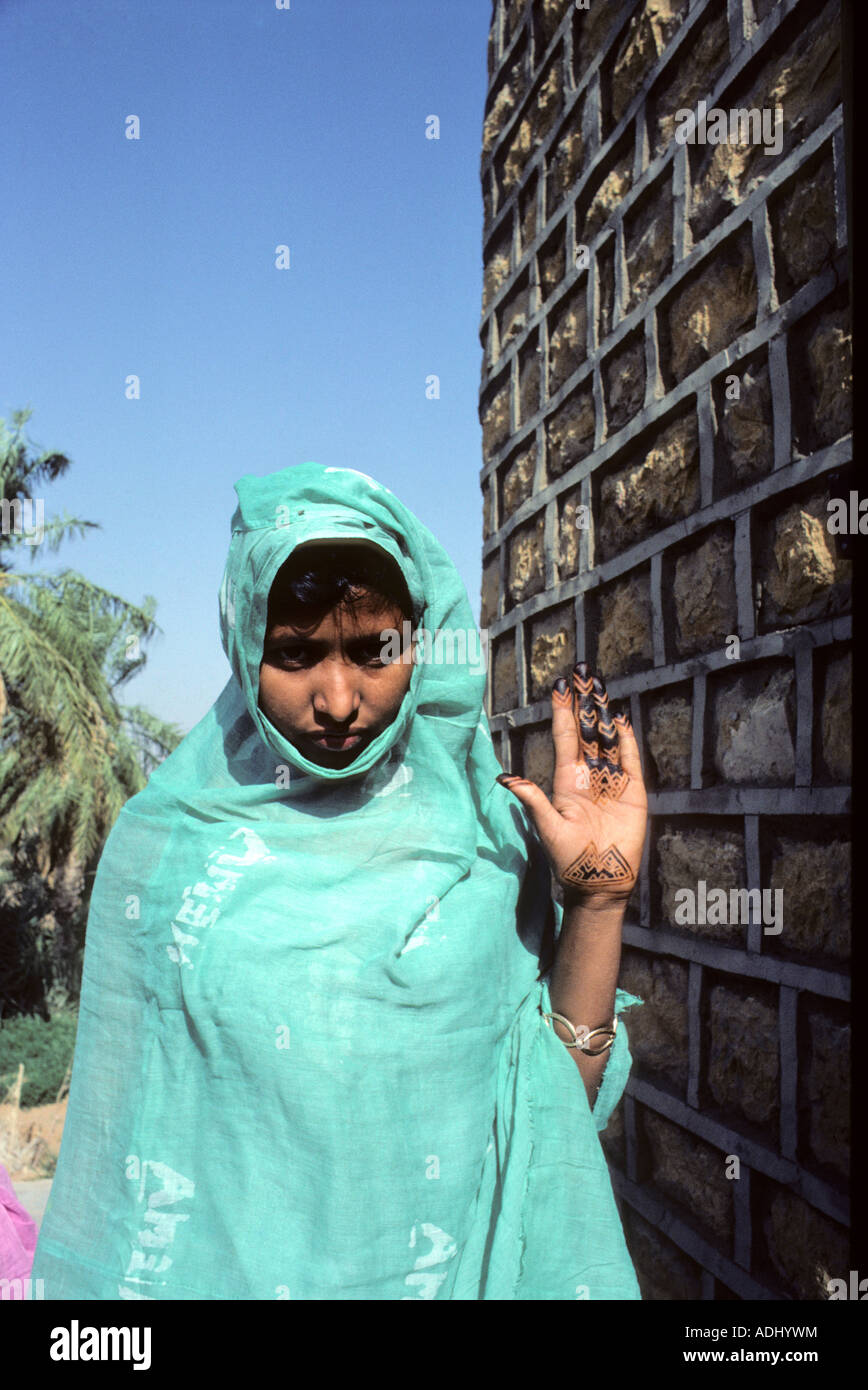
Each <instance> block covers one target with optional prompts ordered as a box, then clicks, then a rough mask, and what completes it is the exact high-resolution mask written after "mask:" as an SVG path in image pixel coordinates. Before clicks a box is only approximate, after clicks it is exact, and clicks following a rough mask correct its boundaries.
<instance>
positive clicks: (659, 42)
mask: <svg viewBox="0 0 868 1390" xmlns="http://www.w3.org/2000/svg"><path fill="white" fill-rule="evenodd" d="M688 8H689V0H645V3H644V4H643V5H642V6H641V7H640V9H639V10H638V11H637V13H636V14H635V15H634V16H633V18H632V19H631V21H630V24H629V26H628V28H627V32H626V34H625V36H624V38H623V40H622V41H621V43H620V44H619V46H618V49H617V52H616V53H615V61H614V67H613V69H612V117H613V120H614V122H615V123H616V124H617V122H618V121H619V120H620V119H621V117H622V116H623V114H624V112H625V111H626V110H627V107H628V106H629V105H630V103H631V101H632V100H633V98H634V97H635V96H636V93H637V92H638V91H639V89H640V87H641V86H642V84H643V83H644V82H645V79H646V78H647V77H648V74H649V73H650V72H651V69H652V68H653V67H654V66H655V65H656V63H657V61H658V60H659V58H660V55H661V54H662V53H663V51H664V49H665V48H666V45H667V44H668V43H669V42H670V40H671V39H672V38H673V37H674V35H675V33H676V31H677V30H678V28H679V27H680V25H681V24H683V22H684V19H685V17H686V15H687V11H688Z"/></svg>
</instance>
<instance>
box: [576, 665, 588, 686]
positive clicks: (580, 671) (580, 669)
mask: <svg viewBox="0 0 868 1390" xmlns="http://www.w3.org/2000/svg"><path fill="white" fill-rule="evenodd" d="M573 670H574V671H575V673H576V675H577V676H581V678H582V680H583V681H585V680H587V679H588V663H587V662H586V661H579V662H577V663H576V665H575V666H574V667H573Z"/></svg>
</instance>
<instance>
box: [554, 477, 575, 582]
mask: <svg viewBox="0 0 868 1390" xmlns="http://www.w3.org/2000/svg"><path fill="white" fill-rule="evenodd" d="M580 506H581V497H580V495H579V493H578V492H577V493H576V494H575V495H574V496H571V497H566V498H563V499H562V500H561V501H560V504H559V510H558V529H557V537H556V540H555V564H556V565H557V567H558V575H559V576H560V578H561V579H562V580H564V579H568V578H570V576H571V575H574V574H578V572H579V538H580V531H579V528H578V526H577V525H576V520H577V519H581V517H580V515H579V512H578V508H579V507H580Z"/></svg>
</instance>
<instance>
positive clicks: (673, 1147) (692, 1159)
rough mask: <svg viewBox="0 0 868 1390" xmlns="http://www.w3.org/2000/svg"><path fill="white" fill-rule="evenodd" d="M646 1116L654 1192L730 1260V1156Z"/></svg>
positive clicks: (646, 1112)
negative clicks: (678, 1209) (728, 1162)
mask: <svg viewBox="0 0 868 1390" xmlns="http://www.w3.org/2000/svg"><path fill="white" fill-rule="evenodd" d="M646 1007H647V1006H646ZM641 1116H642V1131H643V1135H644V1139H645V1143H646V1144H647V1147H648V1167H649V1173H648V1176H649V1178H650V1180H651V1182H652V1183H653V1184H654V1187H655V1188H656V1190H657V1191H658V1192H660V1193H662V1194H664V1195H665V1196H666V1197H667V1198H668V1199H669V1201H668V1202H667V1206H669V1202H675V1203H677V1205H678V1206H679V1207H680V1208H681V1209H682V1212H683V1217H684V1219H685V1220H686V1221H687V1222H688V1223H689V1224H690V1225H691V1226H694V1227H695V1228H696V1229H697V1230H698V1231H699V1232H700V1233H701V1234H703V1235H706V1236H711V1237H712V1239H713V1240H714V1242H715V1244H716V1245H718V1246H722V1247H723V1250H724V1252H725V1253H727V1254H729V1253H730V1252H731V1248H732V1238H733V1210H732V1193H733V1186H734V1179H732V1178H727V1177H726V1155H725V1154H724V1153H722V1152H721V1150H720V1149H715V1148H712V1146H711V1145H710V1144H706V1143H705V1142H704V1141H703V1140H702V1139H696V1138H694V1137H693V1135H691V1134H688V1132H687V1130H685V1129H682V1128H681V1126H680V1125H675V1124H673V1123H672V1121H671V1120H667V1119H665V1118H664V1117H663V1116H662V1115H658V1114H657V1113H656V1112H655V1111H653V1110H651V1109H649V1107H648V1106H643V1107H642V1110H641Z"/></svg>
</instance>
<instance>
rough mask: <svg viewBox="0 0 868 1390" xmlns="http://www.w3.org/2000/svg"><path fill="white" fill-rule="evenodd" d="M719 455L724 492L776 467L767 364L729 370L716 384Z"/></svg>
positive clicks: (756, 363) (759, 476)
mask: <svg viewBox="0 0 868 1390" xmlns="http://www.w3.org/2000/svg"><path fill="white" fill-rule="evenodd" d="M715 409H716V414H717V424H718V432H717V453H718V458H719V460H720V464H721V467H720V469H719V472H720V473H721V475H723V481H724V490H725V491H730V490H731V489H734V488H736V487H745V486H747V485H748V484H749V483H752V482H756V480H757V479H758V478H763V477H765V475H766V474H767V473H770V472H771V470H772V468H773V467H774V431H773V425H772V419H773V417H772V393H771V383H770V381H769V369H768V364H767V362H764V361H762V362H760V361H757V360H754V361H751V362H749V363H745V364H744V365H742V366H738V367H736V366H733V367H728V368H727V370H726V372H724V374H723V375H722V376H721V377H719V378H718V380H717V381H716V382H715Z"/></svg>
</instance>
